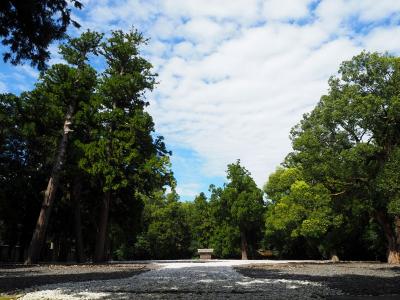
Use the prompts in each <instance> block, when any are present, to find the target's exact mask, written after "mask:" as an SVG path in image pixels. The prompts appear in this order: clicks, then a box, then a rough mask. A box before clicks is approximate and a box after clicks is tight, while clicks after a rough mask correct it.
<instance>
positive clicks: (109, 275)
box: [0, 269, 148, 293]
mask: <svg viewBox="0 0 400 300" xmlns="http://www.w3.org/2000/svg"><path fill="white" fill-rule="evenodd" d="M146 271H148V270H147V269H138V270H121V271H113V272H88V273H77V274H44V275H40V274H37V273H35V272H32V271H29V270H28V271H20V272H18V274H16V272H12V273H11V272H7V270H3V269H0V293H13V292H18V291H20V290H23V289H27V288H30V287H34V286H39V285H46V284H54V283H64V282H82V281H90V280H109V279H122V278H127V277H131V276H135V275H138V274H140V273H143V272H146ZM32 274H34V275H32ZM13 275H14V276H13Z"/></svg>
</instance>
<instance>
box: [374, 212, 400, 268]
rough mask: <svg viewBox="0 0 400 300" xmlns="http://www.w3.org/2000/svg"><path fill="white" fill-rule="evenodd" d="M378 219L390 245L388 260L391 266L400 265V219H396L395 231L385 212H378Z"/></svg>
mask: <svg viewBox="0 0 400 300" xmlns="http://www.w3.org/2000/svg"><path fill="white" fill-rule="evenodd" d="M376 219H377V221H378V222H379V224H380V225H381V226H382V227H383V231H384V233H385V237H386V240H387V243H388V251H387V260H388V263H389V264H400V218H399V216H396V217H395V221H394V223H395V224H394V225H395V231H393V229H392V225H391V224H390V222H389V220H388V219H387V216H386V214H385V213H384V212H377V213H376Z"/></svg>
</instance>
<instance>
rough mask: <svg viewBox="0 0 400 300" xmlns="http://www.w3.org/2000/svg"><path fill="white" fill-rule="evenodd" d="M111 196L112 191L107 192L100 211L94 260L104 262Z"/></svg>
mask: <svg viewBox="0 0 400 300" xmlns="http://www.w3.org/2000/svg"><path fill="white" fill-rule="evenodd" d="M110 198H111V192H110V191H107V192H105V194H104V198H103V201H102V205H101V211H100V224H99V228H98V231H97V237H96V246H95V254H94V262H104V261H105V259H106V257H105V246H106V236H107V225H108V214H109V210H110Z"/></svg>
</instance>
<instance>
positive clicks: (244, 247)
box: [240, 230, 248, 260]
mask: <svg viewBox="0 0 400 300" xmlns="http://www.w3.org/2000/svg"><path fill="white" fill-rule="evenodd" d="M240 240H241V249H242V259H243V260H247V259H248V258H247V248H248V247H247V239H246V233H245V232H244V230H241V231H240Z"/></svg>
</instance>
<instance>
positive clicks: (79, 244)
mask: <svg viewBox="0 0 400 300" xmlns="http://www.w3.org/2000/svg"><path fill="white" fill-rule="evenodd" d="M81 190H82V184H81V182H80V177H79V176H78V177H76V178H75V180H74V187H73V192H72V197H73V198H74V200H73V201H74V218H75V239H76V240H75V249H76V261H77V262H78V263H81V262H84V261H85V256H84V252H83V238H82V222H81V203H80V200H81Z"/></svg>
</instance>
